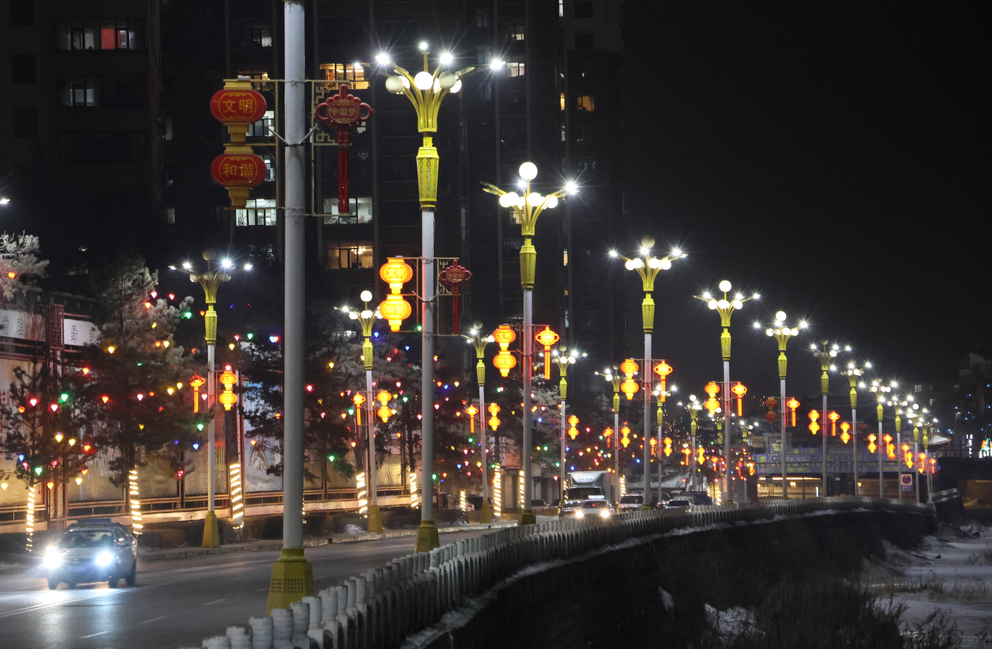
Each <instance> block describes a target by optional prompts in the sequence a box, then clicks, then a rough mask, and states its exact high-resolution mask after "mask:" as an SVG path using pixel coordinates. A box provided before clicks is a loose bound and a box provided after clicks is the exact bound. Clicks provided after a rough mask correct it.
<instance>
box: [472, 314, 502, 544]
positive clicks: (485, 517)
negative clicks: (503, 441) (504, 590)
mask: <svg viewBox="0 0 992 649" xmlns="http://www.w3.org/2000/svg"><path fill="white" fill-rule="evenodd" d="M481 328H482V323H481V322H477V323H475V325H474V326H473V327H472V330H471V332H469V333H470V335H469V336H467V338H468V342H469V344H471V345H472V347H474V348H475V359H476V364H475V378H476V381H477V382H478V384H479V436H480V440H479V441H480V444H479V446H480V447H481V448H482V522H483V524H486V525H488V524H489V523H492V522H493V511H492V507H491V505H490V504H489V444H488V442H487V441H486V345H488V344H489V343H491V342H495V340H496V339H495V338H493V337H492V336H485V335H483V334H482V333H481V331H480V329H481ZM494 405H495V404H494Z"/></svg>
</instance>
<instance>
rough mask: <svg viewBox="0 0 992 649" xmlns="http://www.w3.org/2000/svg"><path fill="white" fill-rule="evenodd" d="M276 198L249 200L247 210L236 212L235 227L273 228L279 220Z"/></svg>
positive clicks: (246, 205) (246, 204)
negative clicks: (258, 226)
mask: <svg viewBox="0 0 992 649" xmlns="http://www.w3.org/2000/svg"><path fill="white" fill-rule="evenodd" d="M277 215H278V210H277V209H276V200H275V199H274V198H249V199H248V201H247V203H245V209H240V210H234V225H236V226H237V227H239V228H244V227H252V226H257V225H260V226H273V225H275V224H276V221H277V218H278V216H277Z"/></svg>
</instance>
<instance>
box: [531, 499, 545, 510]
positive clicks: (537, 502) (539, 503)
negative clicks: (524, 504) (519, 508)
mask: <svg viewBox="0 0 992 649" xmlns="http://www.w3.org/2000/svg"><path fill="white" fill-rule="evenodd" d="M547 506H548V503H546V502H544V501H543V500H541V499H540V498H534V499H532V500H531V501H530V507H531V509H544V508H546V507H547Z"/></svg>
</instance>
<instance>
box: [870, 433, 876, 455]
mask: <svg viewBox="0 0 992 649" xmlns="http://www.w3.org/2000/svg"><path fill="white" fill-rule="evenodd" d="M875 439H876V438H875V436H874V435H869V436H868V452H869V453H874V452H875V451H877V450H878V445H877V444H875Z"/></svg>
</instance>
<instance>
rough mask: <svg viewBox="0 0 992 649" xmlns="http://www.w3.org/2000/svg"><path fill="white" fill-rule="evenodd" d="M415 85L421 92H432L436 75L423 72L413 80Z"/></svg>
mask: <svg viewBox="0 0 992 649" xmlns="http://www.w3.org/2000/svg"><path fill="white" fill-rule="evenodd" d="M413 85H415V86H417V88H418V89H420V90H430V88H431V86H432V85H434V75H432V74H431V73H430V72H427V71H426V70H421V71H420V72H418V73H417V76H415V77H414V78H413Z"/></svg>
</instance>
